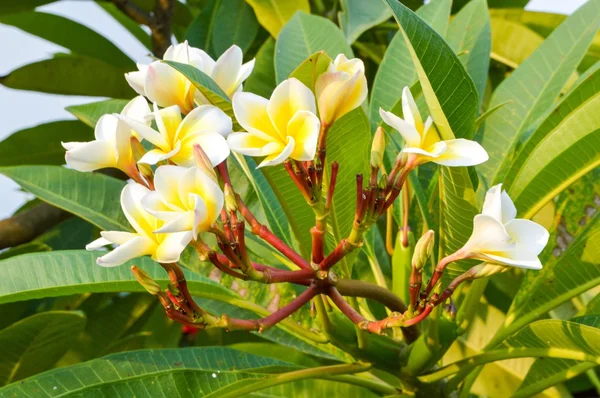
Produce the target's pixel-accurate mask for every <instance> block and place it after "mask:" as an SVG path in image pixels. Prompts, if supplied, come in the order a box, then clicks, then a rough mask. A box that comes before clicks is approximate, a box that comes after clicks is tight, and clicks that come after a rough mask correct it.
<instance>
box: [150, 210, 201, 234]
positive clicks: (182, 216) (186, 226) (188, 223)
mask: <svg viewBox="0 0 600 398" xmlns="http://www.w3.org/2000/svg"><path fill="white" fill-rule="evenodd" d="M193 227H194V212H193V211H186V212H182V213H178V214H177V217H174V218H173V219H172V220H171V221H168V222H166V223H165V224H164V225H163V226H162V227H160V228H158V229H157V230H156V231H154V232H155V233H157V234H162V233H174V232H184V231H191V230H192V228H193Z"/></svg>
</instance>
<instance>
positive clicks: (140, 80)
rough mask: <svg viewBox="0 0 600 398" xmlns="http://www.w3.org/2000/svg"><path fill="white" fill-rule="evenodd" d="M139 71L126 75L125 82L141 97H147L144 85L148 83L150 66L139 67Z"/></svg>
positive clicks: (140, 65) (139, 65)
mask: <svg viewBox="0 0 600 398" xmlns="http://www.w3.org/2000/svg"><path fill="white" fill-rule="evenodd" d="M137 67H138V69H139V71H137V72H129V73H125V80H127V83H129V85H130V86H131V88H132V89H134V90H135V92H136V93H138V94H139V95H146V91H145V89H144V84H145V82H146V73H147V71H148V65H142V64H138V65H137Z"/></svg>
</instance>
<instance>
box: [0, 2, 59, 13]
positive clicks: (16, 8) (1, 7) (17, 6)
mask: <svg viewBox="0 0 600 398" xmlns="http://www.w3.org/2000/svg"><path fill="white" fill-rule="evenodd" d="M55 1H56V0H5V1H3V2H2V3H1V4H0V14H10V13H13V12H20V11H28V10H33V9H34V8H35V7H39V6H43V5H44V4H48V3H53V2H55Z"/></svg>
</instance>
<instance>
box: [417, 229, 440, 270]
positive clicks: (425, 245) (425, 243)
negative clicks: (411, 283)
mask: <svg viewBox="0 0 600 398" xmlns="http://www.w3.org/2000/svg"><path fill="white" fill-rule="evenodd" d="M434 243H435V233H434V232H433V230H431V229H430V230H429V231H427V232H425V234H423V236H421V238H420V239H419V241H418V242H417V244H416V245H415V252H414V254H413V258H412V265H413V267H415V268H416V269H417V270H419V271H420V270H422V269H423V267H424V266H425V263H427V259H428V258H429V257H430V256H431V253H432V252H433V244H434Z"/></svg>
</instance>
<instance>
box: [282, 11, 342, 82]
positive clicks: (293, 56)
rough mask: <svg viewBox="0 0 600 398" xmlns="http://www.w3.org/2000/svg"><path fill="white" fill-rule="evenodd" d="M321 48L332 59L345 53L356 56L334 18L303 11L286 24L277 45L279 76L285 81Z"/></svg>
mask: <svg viewBox="0 0 600 398" xmlns="http://www.w3.org/2000/svg"><path fill="white" fill-rule="evenodd" d="M318 51H325V53H326V54H327V55H329V56H330V57H331V58H335V57H336V56H337V55H338V54H340V53H344V54H346V56H347V57H348V58H351V57H353V55H352V50H351V49H350V47H349V46H348V44H347V43H346V39H345V38H344V35H343V34H342V31H341V30H339V28H338V27H337V26H336V25H335V24H334V23H333V22H331V21H330V20H328V19H326V18H323V17H319V16H317V15H308V14H305V13H303V12H299V13H297V14H296V15H294V17H293V18H292V19H290V21H289V22H288V23H287V24H286V25H285V26H284V27H283V29H282V30H281V33H280V35H279V38H278V39H277V43H276V44H275V76H276V78H277V82H278V83H281V82H282V81H283V80H285V79H287V78H288V76H289V75H290V74H291V73H292V72H293V71H294V70H295V69H296V68H297V67H298V65H300V64H301V63H302V62H304V60H305V59H307V58H308V57H310V56H311V55H312V54H314V53H316V52H318Z"/></svg>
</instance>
